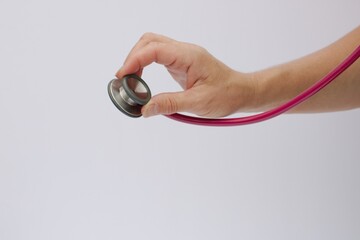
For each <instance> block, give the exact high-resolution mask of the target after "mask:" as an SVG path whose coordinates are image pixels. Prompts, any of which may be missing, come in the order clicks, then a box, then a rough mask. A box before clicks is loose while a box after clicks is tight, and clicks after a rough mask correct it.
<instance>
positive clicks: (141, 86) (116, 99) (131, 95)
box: [108, 45, 360, 126]
mask: <svg viewBox="0 0 360 240" xmlns="http://www.w3.org/2000/svg"><path fill="white" fill-rule="evenodd" d="M359 57H360V45H359V46H358V47H357V48H356V49H355V50H354V51H353V52H352V53H351V54H350V55H349V56H348V57H347V58H346V59H345V60H343V61H342V62H341V63H340V64H339V65H338V66H337V67H335V68H334V69H333V70H332V71H331V72H329V73H328V74H327V75H326V76H324V77H323V78H322V79H321V80H319V81H318V82H316V83H315V84H314V85H313V86H311V87H310V88H308V89H306V90H305V91H303V92H302V93H300V94H299V95H298V96H296V97H294V98H293V99H291V100H290V101H288V102H286V103H284V104H283V105H281V106H279V107H277V108H274V109H271V110H269V111H266V112H263V113H259V114H255V115H251V116H247V117H240V118H220V119H209V118H199V117H191V116H187V115H183V114H179V113H175V114H171V115H166V116H167V117H169V118H171V119H173V120H176V121H180V122H183V123H189V124H196V125H203V126H239V125H246V124H252V123H257V122H261V121H265V120H268V119H270V118H273V117H276V116H278V115H280V114H282V113H284V112H286V111H288V110H290V109H291V108H293V107H295V106H297V105H298V104H300V103H302V102H303V101H305V100H306V99H308V98H310V97H311V96H313V95H314V94H316V93H317V92H319V91H320V90H321V89H323V88H324V87H325V86H327V85H328V84H329V83H331V82H332V81H334V79H336V77H338V76H339V75H340V74H341V73H342V72H344V71H345V70H346V69H347V68H349V67H350V66H351V65H352V64H353V63H354V62H355V61H356V60H357V59H358V58H359ZM108 92H109V96H110V98H111V100H112V102H113V103H114V104H115V106H116V107H117V108H118V109H119V110H120V111H122V112H123V113H125V114H126V115H128V116H130V117H140V116H141V107H142V106H143V105H145V104H146V103H147V102H148V101H149V100H150V98H151V92H150V89H149V87H148V86H147V84H146V83H145V81H144V80H142V79H141V78H140V77H138V76H137V75H134V74H131V75H127V76H125V77H124V78H122V79H121V80H120V79H113V80H112V81H110V83H109V85H108Z"/></svg>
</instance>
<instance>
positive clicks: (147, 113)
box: [143, 103, 158, 118]
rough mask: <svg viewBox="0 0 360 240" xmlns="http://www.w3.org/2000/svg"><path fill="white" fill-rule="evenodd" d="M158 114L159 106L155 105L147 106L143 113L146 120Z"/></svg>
mask: <svg viewBox="0 0 360 240" xmlns="http://www.w3.org/2000/svg"><path fill="white" fill-rule="evenodd" d="M157 114H158V106H157V104H155V103H150V104H149V105H147V106H146V108H145V109H144V111H143V116H144V117H145V118H147V117H151V116H155V115H157Z"/></svg>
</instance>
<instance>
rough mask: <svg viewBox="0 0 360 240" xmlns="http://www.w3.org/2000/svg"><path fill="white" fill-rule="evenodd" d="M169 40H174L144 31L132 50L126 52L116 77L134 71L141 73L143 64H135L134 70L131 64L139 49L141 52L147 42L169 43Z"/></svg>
mask: <svg viewBox="0 0 360 240" xmlns="http://www.w3.org/2000/svg"><path fill="white" fill-rule="evenodd" d="M170 42H174V40H172V39H170V38H168V37H165V36H162V35H159V34H154V33H145V34H144V35H143V36H142V37H141V38H140V40H139V41H138V42H137V43H136V44H135V46H134V47H133V48H132V50H131V51H130V53H129V54H128V56H127V58H126V59H125V62H124V65H123V67H122V68H121V69H120V70H119V71H118V72H117V73H116V76H117V77H118V78H121V77H123V76H124V75H126V74H130V73H136V74H137V75H139V76H141V73H142V68H143V67H144V66H137V67H136V68H137V69H136V70H133V69H135V68H134V66H133V65H132V64H133V63H134V59H136V58H137V56H139V55H140V54H139V51H140V52H141V50H142V49H143V48H144V47H146V46H147V45H148V44H156V43H170ZM146 53H148V54H152V53H149V52H146ZM129 61H130V66H131V67H130V68H128V65H129ZM150 63H151V62H150Z"/></svg>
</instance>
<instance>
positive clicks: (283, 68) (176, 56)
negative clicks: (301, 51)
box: [116, 26, 360, 118]
mask: <svg viewBox="0 0 360 240" xmlns="http://www.w3.org/2000/svg"><path fill="white" fill-rule="evenodd" d="M359 45H360V26H359V27H357V28H356V29H354V30H353V31H351V32H350V33H348V34H347V35H345V36H344V37H342V38H341V39H339V40H337V41H336V42H334V43H333V44H331V45H329V46H327V47H325V48H323V49H321V50H319V51H316V52H314V53H311V54H309V55H307V56H305V57H302V58H299V59H296V60H293V61H291V62H288V63H284V64H281V65H277V66H274V67H271V68H269V69H265V70H261V71H257V72H252V73H243V72H239V71H236V70H233V69H231V68H229V67H228V66H226V65H225V64H224V63H222V62H220V61H219V60H217V59H216V58H215V57H213V56H212V55H211V54H210V53H208V52H207V51H206V50H205V49H203V48H202V47H199V46H197V45H194V44H189V43H184V42H179V41H176V40H173V39H170V38H168V37H165V36H162V35H158V34H154V33H146V34H144V35H143V36H142V37H141V38H140V40H139V41H138V42H137V43H136V44H135V46H134V47H133V49H132V50H131V51H130V53H129V55H128V57H127V58H126V60H125V62H124V65H123V66H122V67H121V69H120V70H119V71H118V72H117V73H116V76H117V78H122V77H123V76H124V75H127V74H131V73H136V74H138V75H139V76H141V74H142V72H143V69H144V68H145V67H146V66H148V65H150V64H152V63H158V64H162V65H164V67H165V68H166V69H167V70H168V71H169V73H170V74H171V76H172V77H173V79H175V80H176V81H177V82H178V83H179V84H180V86H181V87H182V88H183V89H184V91H179V92H175V93H161V94H158V95H156V96H153V97H152V99H151V100H150V102H149V103H148V104H146V105H145V106H144V107H143V108H142V113H143V116H144V117H150V116H154V115H158V114H165V115H166V114H172V113H176V112H190V113H193V114H196V115H199V116H202V117H211V118H215V117H224V116H228V115H230V114H233V113H236V112H254V111H266V110H269V109H271V108H274V107H276V106H278V105H280V104H282V103H284V102H286V101H288V100H290V99H292V98H293V97H294V96H296V95H298V94H299V93H300V92H302V91H303V90H305V89H306V88H308V87H309V86H311V85H312V84H313V83H315V82H316V81H318V80H319V79H321V78H322V77H323V76H324V75H326V74H327V73H328V72H329V71H331V70H332V69H333V68H334V67H335V66H337V65H338V64H339V63H340V62H341V61H342V60H343V59H344V58H345V57H346V56H348V55H349V54H350V53H351V52H352V51H353V50H354V49H355V48H356V47H357V46H359ZM359 107H360V60H358V61H356V62H355V63H354V64H353V65H352V66H351V67H350V68H348V69H347V70H346V71H345V72H344V73H343V74H341V75H340V76H339V77H338V78H337V79H336V80H335V81H334V82H332V83H331V84H330V85H328V86H327V87H326V88H324V89H323V90H322V91H320V92H319V93H317V94H316V95H314V96H313V97H311V98H310V99H308V100H307V101H305V102H303V103H301V104H300V105H298V106H297V107H295V108H294V109H292V110H291V111H290V112H292V113H314V112H330V111H341V110H348V109H354V108H359Z"/></svg>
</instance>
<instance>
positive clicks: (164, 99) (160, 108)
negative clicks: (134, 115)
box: [141, 91, 192, 117]
mask: <svg viewBox="0 0 360 240" xmlns="http://www.w3.org/2000/svg"><path fill="white" fill-rule="evenodd" d="M189 97H190V96H189V95H188V94H187V92H186V91H185V92H176V93H162V94H159V95H156V96H154V97H152V99H151V100H150V102H149V103H148V104H146V105H145V106H144V107H143V108H142V110H141V112H142V114H143V116H144V117H151V116H155V115H158V114H163V115H169V114H173V113H177V112H184V111H189V110H190V109H191V108H192V101H191V99H190V98H189Z"/></svg>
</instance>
